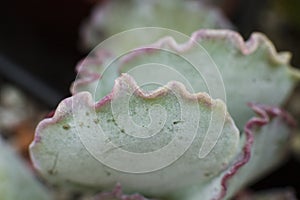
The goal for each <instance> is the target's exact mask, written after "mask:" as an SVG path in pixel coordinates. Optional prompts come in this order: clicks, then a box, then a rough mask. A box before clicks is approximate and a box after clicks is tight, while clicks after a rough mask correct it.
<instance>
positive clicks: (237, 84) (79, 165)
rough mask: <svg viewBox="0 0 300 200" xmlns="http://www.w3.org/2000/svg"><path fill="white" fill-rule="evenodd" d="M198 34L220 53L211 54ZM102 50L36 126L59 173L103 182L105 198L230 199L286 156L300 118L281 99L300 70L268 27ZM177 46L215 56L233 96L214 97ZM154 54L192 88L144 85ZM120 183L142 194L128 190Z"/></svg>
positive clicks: (39, 151)
mask: <svg viewBox="0 0 300 200" xmlns="http://www.w3.org/2000/svg"><path fill="white" fill-rule="evenodd" d="M195 41H196V42H197V43H199V44H201V45H202V46H203V47H204V49H205V50H206V51H207V53H208V54H209V55H210V56H211V58H212V60H213V61H214V62H204V61H207V59H204V56H202V54H201V52H199V51H198V50H197V48H196V47H195V43H194V42H195ZM119 45H122V43H120V44H119ZM125 45H127V44H125ZM102 50H103V49H100V51H96V53H98V54H96V55H94V57H92V58H89V59H87V60H86V61H83V62H80V64H79V66H78V67H77V71H78V74H79V78H78V79H77V80H76V81H75V82H74V84H73V86H72V88H71V90H72V93H73V96H72V97H70V98H67V99H65V100H63V101H62V102H61V103H60V105H59V106H58V108H57V109H56V111H55V114H54V116H53V117H51V118H48V119H45V120H43V121H42V122H41V123H40V124H39V126H38V127H37V131H36V136H35V140H34V142H33V143H32V145H31V147H30V152H31V157H32V161H33V163H34V166H35V167H36V169H37V170H38V171H39V172H40V173H41V174H42V175H43V176H44V177H46V178H47V179H48V180H49V181H50V182H52V183H54V184H57V185H62V186H66V185H67V186H68V187H71V188H73V189H77V190H80V191H84V190H92V191H99V190H101V191H104V193H103V194H99V196H98V197H97V198H98V199H101V200H102V199H103V200H104V199H105V200H106V199H109V200H110V199H120V200H123V199H133V200H136V199H146V197H147V198H149V199H171V200H173V199H174V200H177V199H178V200H182V199H185V200H198V199H228V198H231V197H233V196H234V195H235V194H236V193H237V192H238V191H240V190H241V189H242V188H244V187H245V186H246V185H247V184H249V183H251V182H253V181H255V180H257V179H258V178H259V177H261V176H262V175H263V174H266V173H268V172H269V171H270V170H272V169H273V168H274V167H276V166H277V165H278V164H280V163H281V162H282V161H283V160H284V158H285V157H286V155H287V152H288V149H289V148H288V147H289V142H288V141H289V137H290V132H291V128H292V127H293V126H294V122H293V120H292V118H291V117H290V116H289V115H288V114H287V113H286V112H285V111H283V110H281V109H280V108H279V107H280V106H281V105H282V103H283V102H284V100H285V99H286V97H287V96H288V95H289V93H290V92H291V91H292V89H293V87H294V85H295V84H296V83H297V81H298V80H299V77H300V76H299V72H298V71H297V70H296V69H293V68H291V66H290V65H289V59H290V55H289V54H288V53H277V52H276V50H275V48H274V46H273V45H272V43H271V42H270V41H269V40H268V39H267V38H266V37H265V36H264V35H262V34H258V33H256V34H253V35H252V36H251V38H250V40H249V41H247V42H244V41H243V39H242V38H241V36H239V34H237V33H236V32H233V31H228V30H226V31H224V30H199V31H197V32H195V33H194V34H193V35H192V37H191V40H190V41H187V42H185V43H183V44H177V43H176V41H175V40H174V39H172V38H170V37H167V38H163V39H161V40H159V41H158V42H156V43H154V44H152V45H146V46H142V47H141V48H139V49H134V51H133V53H132V54H129V55H125V56H124V57H122V58H120V59H119V61H118V62H114V63H111V62H110V61H111V60H112V58H113V57H114V56H117V55H114V52H113V49H110V51H109V52H106V51H102ZM170 52H171V53H172V54H176V55H177V56H179V57H180V58H181V57H184V58H188V59H189V60H193V57H196V58H197V59H198V58H200V60H201V58H203V59H202V60H203V62H202V63H201V64H200V65H199V66H205V67H207V68H205V69H212V68H213V67H214V66H211V65H212V64H214V63H215V65H216V66H218V69H219V72H220V74H221V77H222V80H223V82H224V87H225V89H226V97H227V101H226V103H225V102H224V100H222V99H213V98H212V97H211V96H210V95H209V94H208V93H209V92H210V91H208V89H207V87H205V86H206V85H205V81H204V80H203V79H201V77H200V78H199V76H195V74H196V72H193V71H192V72H191V71H189V70H190V68H189V67H188V66H189V65H188V63H186V62H184V61H182V60H178V57H177V58H173V57H172V56H170V55H169V53H170ZM117 53H118V52H117ZM117 53H116V54H117ZM165 54H167V55H165ZM149 62H150V63H151V62H157V63H161V64H163V65H167V66H172V67H173V68H174V69H176V70H178V71H179V72H180V74H183V75H184V76H185V78H186V79H187V80H188V81H189V82H188V83H189V84H190V85H191V88H192V89H193V90H192V91H191V88H189V85H188V84H186V83H185V82H184V81H182V82H181V81H180V80H176V79H175V80H172V81H170V82H169V80H168V78H166V82H167V83H166V84H165V85H164V86H159V87H157V86H156V87H150V88H147V87H144V86H139V84H138V81H136V80H144V79H147V76H149V73H150V69H151V68H149V67H148V68H147V67H146V68H145V69H149V71H144V70H142V71H141V72H139V71H132V66H140V65H142V64H144V63H149ZM108 63H110V65H111V66H110V68H106V67H107V65H108ZM196 67H197V66H196ZM133 72H134V73H133ZM156 72H157V71H156ZM159 73H160V75H161V76H162V77H168V72H165V74H162V73H163V71H159ZM103 74H105V76H104V75H103ZM207 74H208V75H210V76H211V77H208V79H209V78H211V79H213V78H214V77H215V76H216V74H209V73H207ZM205 78H207V77H205ZM98 84H99V86H98V87H97V85H98ZM275 91H276V92H275ZM249 102H252V103H249ZM247 103H248V106H247ZM269 105H270V106H269ZM227 107H228V110H227ZM229 113H230V114H232V117H231V116H230V114H229ZM255 113H256V116H255ZM156 150H159V151H156ZM258 168H259V169H258ZM115 185H117V189H115V190H114V192H112V193H107V191H111V190H112V188H114V186H115ZM120 185H121V186H122V188H123V191H124V192H125V193H128V194H130V193H139V194H138V195H131V196H130V195H123V194H122V193H121V192H120V191H121V190H120ZM105 191H106V192H105ZM141 195H144V196H145V197H142V196H141Z"/></svg>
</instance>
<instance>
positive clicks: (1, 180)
mask: <svg viewBox="0 0 300 200" xmlns="http://www.w3.org/2000/svg"><path fill="white" fill-rule="evenodd" d="M0 199H1V200H23V199H40V200H50V199H51V196H50V194H49V193H48V191H47V190H46V189H45V188H44V187H43V186H42V185H41V184H40V183H39V182H38V181H37V180H35V178H34V176H33V175H32V173H31V172H30V171H29V169H27V166H26V165H25V163H23V162H22V161H21V158H19V157H18V156H17V155H16V153H15V152H14V151H13V150H12V149H11V148H10V147H9V146H8V145H7V144H5V143H4V141H2V139H1V138H0Z"/></svg>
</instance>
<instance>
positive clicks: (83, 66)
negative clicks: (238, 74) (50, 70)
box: [70, 29, 300, 94]
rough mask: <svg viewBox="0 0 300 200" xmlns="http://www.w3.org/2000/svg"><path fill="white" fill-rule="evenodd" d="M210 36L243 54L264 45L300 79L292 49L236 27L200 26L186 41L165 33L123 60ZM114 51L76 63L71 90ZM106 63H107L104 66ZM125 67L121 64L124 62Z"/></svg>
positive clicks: (93, 77) (179, 48)
mask: <svg viewBox="0 0 300 200" xmlns="http://www.w3.org/2000/svg"><path fill="white" fill-rule="evenodd" d="M207 40H225V41H228V42H229V44H231V45H232V46H233V48H235V49H237V50H238V51H239V52H240V53H241V54H242V55H250V54H252V53H254V52H255V51H256V50H257V49H258V48H259V47H261V46H265V47H266V52H267V54H268V58H267V59H269V61H270V62H272V63H274V64H279V65H287V67H288V72H289V74H290V75H291V77H293V78H295V79H296V80H300V71H299V70H297V69H296V68H292V67H291V66H290V64H289V63H290V60H291V53H290V52H277V51H276V48H275V46H274V45H273V43H272V42H271V41H270V40H269V39H268V38H267V37H266V36H265V35H264V34H262V33H258V32H255V33H252V35H251V36H250V38H249V39H248V40H247V41H245V40H244V39H243V37H242V36H241V35H240V34H239V33H238V32H235V31H232V30H225V29H224V30H214V29H200V30H198V31H195V32H194V33H193V34H192V35H191V37H190V39H189V40H188V41H187V42H185V43H181V44H179V43H177V42H176V41H175V39H174V38H172V37H164V38H162V39H160V40H158V41H157V42H156V43H154V44H152V45H148V46H145V47H141V48H139V49H135V50H134V51H135V52H134V53H131V54H130V55H129V56H125V57H124V59H123V62H124V63H126V62H129V61H130V60H132V59H134V58H135V57H136V56H138V55H140V54H147V53H151V52H153V51H151V50H150V49H152V50H154V51H155V50H159V49H163V48H165V47H166V46H167V47H170V48H171V50H173V51H176V52H179V53H180V52H186V51H189V50H191V49H192V48H193V47H194V46H195V45H198V43H201V42H202V41H207ZM111 56H112V53H109V52H106V51H105V50H104V49H98V50H96V53H95V55H93V56H90V57H87V58H86V59H83V60H82V61H80V62H79V63H78V65H77V67H76V71H77V73H78V75H79V77H80V78H79V79H77V80H76V81H74V83H73V84H72V86H71V89H70V90H71V93H72V94H76V93H78V91H79V90H78V87H80V86H82V85H88V84H90V83H93V82H94V81H97V80H99V79H100V78H101V74H99V73H96V72H92V71H91V70H90V69H89V68H90V65H102V64H103V63H104V62H105V60H106V59H109V58H111ZM103 67H104V66H103ZM121 67H122V66H121Z"/></svg>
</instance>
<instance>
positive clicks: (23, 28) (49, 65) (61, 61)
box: [0, 0, 300, 194]
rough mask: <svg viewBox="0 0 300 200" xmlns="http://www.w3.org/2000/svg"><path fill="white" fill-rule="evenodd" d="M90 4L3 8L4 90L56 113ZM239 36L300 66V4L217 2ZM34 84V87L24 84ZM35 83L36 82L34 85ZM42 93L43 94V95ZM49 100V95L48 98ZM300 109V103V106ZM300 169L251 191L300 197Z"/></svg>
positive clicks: (8, 4) (289, 168) (4, 4)
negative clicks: (283, 190)
mask: <svg viewBox="0 0 300 200" xmlns="http://www.w3.org/2000/svg"><path fill="white" fill-rule="evenodd" d="M99 2H100V1H98V2H96V1H92V0H90V1H89V0H56V1H55V0H43V1H39V0H27V1H20V0H10V1H1V3H0V25H1V26H0V85H1V84H2V83H7V82H9V83H11V84H14V85H16V86H17V87H19V88H20V89H21V90H23V91H24V92H26V93H28V94H29V95H31V96H32V97H33V98H34V99H36V100H37V102H39V103H40V104H42V105H43V106H45V108H47V109H53V108H55V106H56V105H57V103H58V102H59V101H60V100H61V99H62V98H64V97H67V96H69V95H70V94H69V87H70V84H71V82H72V81H73V80H74V79H75V76H76V74H75V71H74V67H75V65H76V63H77V62H78V61H79V60H80V59H81V58H82V57H83V56H84V55H85V53H84V52H82V51H80V48H79V27H80V25H81V23H82V22H83V20H84V19H86V18H87V17H88V16H89V14H90V11H91V8H92V7H93V5H95V3H99ZM213 2H214V3H215V4H216V5H218V6H219V7H220V8H221V9H222V10H223V11H224V13H225V14H226V15H227V17H228V18H229V19H230V20H231V21H232V22H233V23H234V25H235V26H236V27H237V30H238V31H239V32H240V33H241V34H242V35H243V36H244V37H245V38H248V37H249V35H250V33H251V32H253V31H261V32H264V33H266V34H267V35H268V37H269V38H270V39H271V40H272V41H273V42H274V43H275V45H276V47H277V49H278V50H289V51H292V52H293V60H292V64H293V65H294V66H300V40H299V36H300V14H299V13H300V1H299V0H273V1H272V0H270V1H267V0H248V1H246V0H216V1H213ZM22 77H25V78H24V79H25V82H27V83H28V82H30V81H33V82H32V83H31V84H27V85H26V83H24V80H23V79H22ZM32 79H33V80H32ZM41 88H42V89H41ZM49 94H51V95H49ZM299 103H300V102H299ZM298 170H300V164H299V162H297V161H296V160H295V159H291V160H290V161H289V162H288V163H287V164H285V165H284V166H283V167H281V168H280V169H279V170H277V171H276V172H275V173H273V174H272V175H271V176H269V177H267V178H265V179H264V180H262V181H261V182H259V183H258V184H256V185H254V186H253V188H254V189H257V190H261V189H268V188H272V187H275V188H278V187H286V186H291V187H293V188H295V189H296V190H297V192H298V194H300V175H299V171H298Z"/></svg>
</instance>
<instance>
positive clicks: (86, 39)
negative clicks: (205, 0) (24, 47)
mask: <svg viewBox="0 0 300 200" xmlns="http://www.w3.org/2000/svg"><path fill="white" fill-rule="evenodd" d="M116 13H118V15H116ZM174 13H176V14H174ZM186 16H188V18H187V17H186ZM140 27H163V28H168V29H172V30H176V31H180V32H181V33H184V34H187V35H190V34H191V33H192V32H193V31H195V30H198V29H200V28H231V27H232V25H231V24H230V23H229V22H228V21H227V20H226V19H225V17H224V16H223V15H222V14H221V12H220V11H219V10H218V9H217V8H213V7H212V6H207V5H205V4H202V3H201V2H199V1H195V0H189V1H184V0H175V1H174V0H164V1H160V0H151V1H147V0H142V1H141V0H129V1H122V0H110V1H107V2H106V3H104V4H100V5H99V7H96V9H95V10H94V12H93V13H92V16H91V18H90V19H89V20H88V21H87V22H86V23H85V24H84V25H83V27H82V31H81V33H82V40H83V43H84V45H85V46H86V47H87V48H89V49H91V48H93V47H95V46H96V45H98V44H99V43H100V42H101V41H102V40H103V39H105V38H106V37H109V36H111V35H114V34H117V33H119V32H122V31H126V30H128V29H133V28H140ZM150 37H152V36H150ZM156 39H158V38H156ZM123 42H126V41H123Z"/></svg>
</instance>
